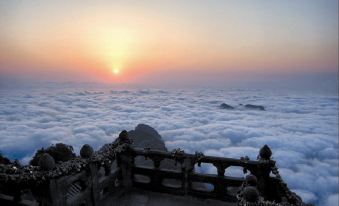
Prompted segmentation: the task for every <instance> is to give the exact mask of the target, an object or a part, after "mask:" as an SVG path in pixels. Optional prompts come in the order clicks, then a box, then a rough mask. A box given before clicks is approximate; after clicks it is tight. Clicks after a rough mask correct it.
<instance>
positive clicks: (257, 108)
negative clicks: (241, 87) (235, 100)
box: [245, 104, 265, 111]
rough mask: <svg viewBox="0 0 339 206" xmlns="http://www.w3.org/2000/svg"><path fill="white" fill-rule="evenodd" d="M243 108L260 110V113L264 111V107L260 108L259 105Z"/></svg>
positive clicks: (248, 105) (249, 105)
mask: <svg viewBox="0 0 339 206" xmlns="http://www.w3.org/2000/svg"><path fill="white" fill-rule="evenodd" d="M245 108H247V109H254V110H261V111H265V107H264V106H261V105H254V104H246V105H245Z"/></svg>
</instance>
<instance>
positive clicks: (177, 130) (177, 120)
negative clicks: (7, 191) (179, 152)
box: [0, 86, 338, 205]
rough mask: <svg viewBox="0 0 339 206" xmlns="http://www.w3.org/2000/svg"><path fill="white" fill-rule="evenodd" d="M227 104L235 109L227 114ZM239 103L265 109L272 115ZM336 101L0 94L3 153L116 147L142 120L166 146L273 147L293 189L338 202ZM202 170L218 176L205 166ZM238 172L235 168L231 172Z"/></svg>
mask: <svg viewBox="0 0 339 206" xmlns="http://www.w3.org/2000/svg"><path fill="white" fill-rule="evenodd" d="M223 102H226V103H227V104H230V105H232V106H236V109H235V110H222V109H219V108H218V106H219V105H220V104H221V103H223ZM240 103H242V104H259V105H264V106H265V107H266V110H267V111H253V110H246V109H243V108H242V107H240V106H238V105H239V104H240ZM337 115H338V97H337V96H336V95H330V94H326V95H324V94H315V93H284V92H275V93H273V92H268V91H258V90H207V89H206V90H113V89H108V88H102V87H97V88H90V89H84V88H81V89H80V88H78V89H66V88H61V87H58V86H52V87H49V88H47V89H27V90H20V91H19V90H15V91H13V90H6V91H5V90H0V151H1V152H2V153H4V154H5V155H7V156H9V157H11V158H18V159H20V160H21V161H23V162H26V163H27V161H28V160H29V159H30V157H31V156H32V155H33V154H34V152H35V150H36V149H38V148H40V147H46V146H48V145H50V144H53V143H57V142H64V143H67V144H70V145H72V146H73V147H74V148H75V151H77V152H78V151H79V148H80V147H81V146H82V145H83V144H85V143H87V144H91V145H93V146H94V147H95V148H98V147H100V146H101V145H102V144H104V143H107V142H111V141H113V139H114V138H115V137H116V136H117V134H118V133H119V132H120V131H121V130H123V129H127V130H130V129H133V128H134V127H135V126H136V125H137V124H139V123H146V124H149V125H151V126H152V127H154V128H155V129H156V130H157V131H158V132H159V133H160V134H161V135H162V137H163V139H164V140H165V142H166V146H167V147H168V148H169V149H174V148H178V147H180V148H182V149H184V150H185V151H186V152H191V153H193V152H195V151H202V152H204V153H205V154H206V155H214V156H226V157H236V158H239V157H241V156H246V155H247V156H249V157H250V158H251V159H255V158H256V156H257V154H258V150H259V148H260V147H262V146H263V145H264V144H268V145H269V146H270V147H271V148H272V150H273V157H274V159H275V160H277V163H278V166H279V168H280V172H281V174H282V176H283V178H284V179H285V181H286V182H287V183H288V185H289V187H290V188H292V189H293V190H294V191H296V192H297V193H298V194H299V195H301V196H302V197H303V199H304V200H305V201H306V202H312V203H316V204H318V205H336V204H335V203H338V116H337ZM200 171H204V172H210V173H214V172H215V168H213V167H211V166H208V165H207V166H206V167H205V166H204V167H202V168H200ZM227 172H228V173H229V174H234V175H241V171H240V170H239V169H238V168H234V169H231V170H229V171H227Z"/></svg>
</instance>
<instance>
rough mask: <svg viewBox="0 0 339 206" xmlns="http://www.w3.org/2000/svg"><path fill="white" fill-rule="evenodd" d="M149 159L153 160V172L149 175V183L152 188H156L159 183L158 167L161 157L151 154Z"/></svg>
mask: <svg viewBox="0 0 339 206" xmlns="http://www.w3.org/2000/svg"><path fill="white" fill-rule="evenodd" d="M150 159H151V160H152V161H153V165H154V173H153V175H152V176H151V185H152V187H153V188H158V187H159V185H160V184H161V178H160V174H159V168H160V164H161V161H162V160H163V158H162V157H158V156H152V157H150Z"/></svg>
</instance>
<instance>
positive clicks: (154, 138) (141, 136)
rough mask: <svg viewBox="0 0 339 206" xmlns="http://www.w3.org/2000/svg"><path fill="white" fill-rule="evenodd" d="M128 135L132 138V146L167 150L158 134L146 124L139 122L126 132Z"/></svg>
mask: <svg viewBox="0 0 339 206" xmlns="http://www.w3.org/2000/svg"><path fill="white" fill-rule="evenodd" d="M128 137H129V138H130V139H132V140H133V146H135V147H141V148H151V149H158V150H163V151H167V148H166V146H165V143H164V141H163V140H162V139H161V136H160V134H159V133H158V132H157V131H156V130H155V129H153V128H152V127H150V126H148V125H146V124H139V125H138V126H137V127H136V128H135V129H134V130H131V131H129V132H128Z"/></svg>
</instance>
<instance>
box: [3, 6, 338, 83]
mask: <svg viewBox="0 0 339 206" xmlns="http://www.w3.org/2000/svg"><path fill="white" fill-rule="evenodd" d="M114 70H118V72H119V73H118V74H114ZM337 70H338V1H337V0H284V1H281V0H256V1H254V0H225V1H224V0H218V1H217V0H210V1H203V0H201V1H199V0H190V1H189V0H180V1H171V0H167V1H165V0H164V1H159V0H154V1H152V0H148V1H140V0H135V1H84V0H82V1H60V0H59V1H42V0H41V1H40V0H34V1H18V0H12V1H1V2H0V72H1V73H0V74H3V75H4V74H11V75H14V76H22V77H34V78H38V79H44V80H51V81H54V80H61V81H98V82H124V83H147V82H159V83H161V82H165V81H168V82H180V81H187V82H200V81H209V82H213V81H227V79H230V78H238V77H240V76H247V77H248V78H251V77H252V76H260V75H261V74H270V75H283V74H288V75H293V74H296V75H297V74H298V75H300V74H312V73H314V74H317V73H332V74H337Z"/></svg>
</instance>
